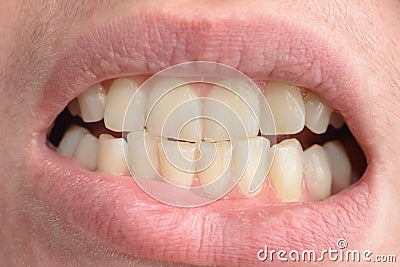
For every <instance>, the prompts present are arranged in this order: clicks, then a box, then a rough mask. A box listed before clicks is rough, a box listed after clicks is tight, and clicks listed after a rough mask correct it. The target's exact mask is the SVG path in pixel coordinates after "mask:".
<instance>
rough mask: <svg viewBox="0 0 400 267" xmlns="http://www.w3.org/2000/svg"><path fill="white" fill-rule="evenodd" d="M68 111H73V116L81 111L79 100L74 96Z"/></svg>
mask: <svg viewBox="0 0 400 267" xmlns="http://www.w3.org/2000/svg"><path fill="white" fill-rule="evenodd" d="M68 111H69V113H71V115H72V116H78V115H79V114H80V113H81V110H80V108H79V101H78V99H77V98H74V100H72V101H71V102H70V103H69V104H68Z"/></svg>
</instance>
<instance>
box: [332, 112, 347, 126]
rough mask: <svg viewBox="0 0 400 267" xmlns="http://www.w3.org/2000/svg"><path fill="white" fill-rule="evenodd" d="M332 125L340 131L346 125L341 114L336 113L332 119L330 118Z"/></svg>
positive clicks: (333, 113)
mask: <svg viewBox="0 0 400 267" xmlns="http://www.w3.org/2000/svg"><path fill="white" fill-rule="evenodd" d="M330 123H331V124H332V126H333V127H335V128H336V129H340V128H342V127H343V125H344V120H343V117H342V116H341V115H340V114H338V113H336V112H332V114H331V118H330Z"/></svg>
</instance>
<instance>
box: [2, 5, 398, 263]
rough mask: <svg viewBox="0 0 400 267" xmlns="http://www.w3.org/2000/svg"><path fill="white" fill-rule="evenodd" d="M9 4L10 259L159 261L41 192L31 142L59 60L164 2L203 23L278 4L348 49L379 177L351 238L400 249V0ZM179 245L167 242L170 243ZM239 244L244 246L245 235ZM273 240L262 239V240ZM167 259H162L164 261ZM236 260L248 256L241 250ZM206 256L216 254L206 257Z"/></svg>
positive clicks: (5, 26)
mask: <svg viewBox="0 0 400 267" xmlns="http://www.w3.org/2000/svg"><path fill="white" fill-rule="evenodd" d="M175 2H176V3H175ZM1 7H2V8H1V9H0V25H1V26H0V36H1V38H0V116H1V120H0V129H1V130H0V147H1V154H0V221H1V230H0V240H1V241H0V244H1V245H0V262H1V263H2V264H4V265H13V266H21V265H42V266H54V265H60V264H61V265H65V264H67V265H68V264H69V265H87V264H90V265H94V266H102V265H114V266H119V265H120V266H125V265H128V264H129V263H134V262H135V263H136V262H137V263H138V266H141V265H144V266H146V264H149V261H150V260H151V259H146V260H138V259H134V257H133V256H134V254H135V253H130V252H127V251H120V250H118V248H116V247H115V246H112V245H110V244H108V243H107V242H105V241H104V240H103V239H102V238H101V237H100V234H99V236H96V235H94V234H93V232H91V233H88V232H86V231H85V230H82V228H81V227H80V226H79V225H74V224H73V223H71V222H70V221H68V220H65V217H64V216H60V214H59V213H58V212H57V211H56V210H52V209H51V208H49V206H48V203H46V202H45V201H43V200H42V199H41V197H40V196H39V193H38V191H39V189H38V188H37V187H36V186H35V181H34V179H33V178H32V174H31V172H30V169H29V168H28V166H31V165H30V163H31V162H32V158H34V157H35V155H34V154H33V151H32V150H31V149H30V148H31V147H32V143H34V142H35V143H40V144H45V139H44V138H42V135H41V134H42V133H39V132H38V130H36V128H35V126H36V125H37V124H38V123H36V122H37V121H38V120H39V119H40V118H41V114H40V113H38V112H37V110H38V106H39V105H40V104H41V103H43V99H45V98H46V97H47V95H46V94H45V93H44V87H45V85H46V84H47V83H48V80H49V77H50V76H51V75H52V73H53V72H54V69H55V66H56V65H57V64H58V65H60V62H62V60H63V57H64V55H65V54H67V51H69V49H70V48H71V47H72V46H73V45H74V44H75V43H76V42H77V40H78V39H79V38H82V36H85V35H87V34H88V33H89V32H93V31H94V29H95V27H96V26H97V25H101V24H104V23H106V22H109V21H111V20H113V19H115V18H116V17H117V16H123V15H127V14H129V13H133V12H149V11H152V10H157V11H160V10H162V11H163V12H164V14H166V15H167V16H169V17H170V18H171V19H174V17H180V16H182V15H187V16H189V15H190V14H193V16H194V15H196V16H197V18H198V20H197V22H198V23H199V21H207V20H209V21H213V19H216V18H217V15H216V14H215V12H211V11H210V13H207V10H209V9H217V10H226V12H227V14H230V13H229V12H228V11H229V10H231V9H234V8H237V9H239V10H240V9H243V10H253V11H255V10H256V11H257V12H258V14H263V13H264V12H265V13H268V12H269V13H270V11H271V9H272V10H276V13H277V14H276V16H277V17H279V18H281V19H286V18H287V19H290V20H293V21H298V23H299V24H301V23H305V24H307V25H314V26H313V27H315V28H314V29H315V32H316V33H317V34H319V35H321V36H322V37H321V38H323V39H324V40H329V42H330V44H332V45H333V46H335V47H336V49H337V50H341V51H343V53H345V54H346V58H347V60H348V62H347V63H348V65H349V66H351V68H352V72H354V73H356V77H355V78H354V79H355V80H357V81H359V85H358V87H356V88H354V91H347V92H345V93H343V94H344V95H346V94H347V95H348V96H349V98H351V99H356V103H355V104H354V110H352V111H349V112H347V114H348V115H347V117H346V119H347V120H349V121H350V122H351V121H352V119H353V117H357V115H356V114H360V113H363V114H364V115H362V118H363V120H362V122H360V123H359V128H360V129H362V131H363V133H358V134H357V133H353V134H354V135H355V136H356V138H357V139H362V141H361V140H359V141H361V143H362V144H361V146H362V147H363V148H365V150H367V151H364V152H365V153H366V156H367V160H368V164H369V167H370V168H371V169H372V171H371V172H372V175H371V177H372V178H369V179H370V181H369V183H368V186H366V187H365V190H368V191H369V194H368V199H367V200H363V199H354V201H355V202H356V203H357V201H358V202H359V205H363V204H364V203H363V201H370V202H372V203H373V209H372V210H371V212H370V214H369V217H368V218H366V221H368V223H367V224H366V225H363V227H364V229H362V232H363V233H364V234H361V235H359V236H357V238H356V240H351V243H350V244H349V247H350V248H351V249H357V248H359V249H369V250H371V251H373V252H374V254H390V255H397V257H400V235H399V234H398V233H399V231H400V209H399V208H398V203H400V194H399V190H400V180H399V179H398V174H399V173H400V167H399V164H397V158H398V151H400V137H399V135H398V134H397V131H398V129H399V127H400V116H399V114H400V105H399V103H400V90H399V89H400V45H399V44H400V1H398V0H387V1H378V0H366V1H357V0H350V1H327V0H325V1H313V0H308V1H272V0H266V1H218V2H217V1H196V3H195V4H194V2H193V1H114V0H108V1H94V0H93V1H92V0H91V1H85V3H83V2H82V1H63V0H61V1H47V0H42V1H20V0H16V1H2V3H1ZM149 14H152V13H151V12H149ZM154 14H157V12H154ZM245 14H246V13H245ZM154 16H155V15H154ZM189 17H190V16H189ZM243 18H244V19H246V16H245V15H243ZM198 57H199V58H197V59H198V60H202V59H204V60H207V59H208V58H207V55H206V54H204V55H199V56H198ZM177 58H178V59H177V61H183V59H184V57H179V55H177ZM179 58H180V59H179ZM149 60H150V59H149ZM152 60H154V59H152ZM188 60H189V59H188ZM173 63H178V62H173ZM108 67H110V68H112V67H113V66H111V65H110V66H108ZM86 71H90V70H86ZM66 75H68V73H66ZM99 78H100V77H99ZM345 78H346V77H344V79H345ZM83 89H84V88H82V90H83ZM56 115H57V114H54V116H56ZM354 120H355V119H354ZM371 166H372V167H371ZM75 201H79V199H78V200H75ZM329 223H330V222H327V224H329ZM342 223H343V224H344V225H345V224H346V222H342ZM154 227H155V228H157V227H158V229H154V230H155V231H162V227H163V226H162V225H158V226H156V225H155V226H154ZM210 235H212V228H210V227H209V228H207V227H205V228H204V232H203V235H202V236H201V237H200V238H199V239H201V240H202V241H205V240H203V239H207V237H208V236H210ZM178 238H179V237H178ZM336 238H339V236H338V237H336ZM198 241H200V240H198ZM267 241H268V240H266V241H265V242H267ZM178 242H179V241H178ZM169 245H170V244H168V243H167V244H164V246H165V247H168V246H169ZM237 245H238V246H240V240H238V242H237ZM263 245H264V244H262V243H260V244H257V246H258V247H260V248H262V247H263ZM165 247H159V250H160V251H163V249H164V248H165ZM176 253H179V251H177V252H176ZM192 253H193V254H192V255H191V254H190V253H189V254H188V255H189V256H188V257H186V259H183V260H182V262H185V263H197V262H196V260H195V258H196V252H195V251H192ZM199 254H201V253H200V252H199ZM254 255H255V253H254V254H253V255H248V257H249V258H255V256H254ZM155 259H159V258H158V257H155ZM148 260H149V261H148ZM253 260H254V259H253ZM398 260H399V259H398ZM157 262H158V261H157ZM157 262H156V261H154V264H156V263H157ZM225 262H226V261H225ZM232 262H233V263H236V264H237V262H238V259H235V256H234V255H233V256H232ZM328 263H329V262H328ZM160 264H161V263H160ZM202 264H207V262H205V261H204V260H203V261H202ZM208 264H209V265H212V264H218V263H216V262H213V258H212V257H210V258H209V262H208ZM248 264H250V263H248ZM135 266H136V265H135ZM164 266H166V265H164Z"/></svg>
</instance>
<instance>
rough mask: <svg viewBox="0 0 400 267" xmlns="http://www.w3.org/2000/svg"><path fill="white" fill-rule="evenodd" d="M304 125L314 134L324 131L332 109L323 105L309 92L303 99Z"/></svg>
mask: <svg viewBox="0 0 400 267" xmlns="http://www.w3.org/2000/svg"><path fill="white" fill-rule="evenodd" d="M305 106H306V126H307V128H308V129H310V130H311V131H312V132H314V133H316V134H322V133H325V132H326V129H327V128H328V125H329V120H330V117H331V113H332V109H331V108H330V107H328V106H327V105H325V104H324V103H323V102H322V101H321V99H320V98H319V97H318V96H317V95H316V94H314V93H311V92H309V93H308V94H307V96H306V99H305Z"/></svg>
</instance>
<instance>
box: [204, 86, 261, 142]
mask: <svg viewBox="0 0 400 267" xmlns="http://www.w3.org/2000/svg"><path fill="white" fill-rule="evenodd" d="M222 84H223V85H224V86H226V87H228V88H230V89H232V90H233V91H234V92H235V93H233V92H231V91H230V90H228V89H226V88H224V87H221V86H214V87H213V88H212V89H211V91H210V93H209V95H208V97H207V99H206V100H205V101H204V104H203V115H204V116H205V117H207V118H212V119H214V120H215V121H216V122H215V121H213V120H210V119H204V120H203V129H204V138H208V139H210V140H212V141H214V142H220V141H226V140H230V139H231V138H233V137H238V138H245V137H247V138H251V137H255V136H257V135H258V131H259V125H258V121H257V117H258V116H259V112H260V111H259V110H260V108H259V101H258V98H257V95H256V94H255V93H254V91H253V90H252V89H251V88H249V87H247V86H246V85H245V84H240V83H239V82H235V81H231V82H228V81H224V82H223V83H222ZM242 98H243V99H242ZM223 104H225V105H226V107H225V108H221V105H223ZM253 111H254V113H253ZM235 113H236V114H235ZM217 122H218V123H219V124H220V125H219V124H218V123H217ZM221 125H222V126H224V127H226V130H225V129H224V128H223V127H222V126H221ZM238 129H243V131H237V130H238ZM246 131H247V133H246Z"/></svg>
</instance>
